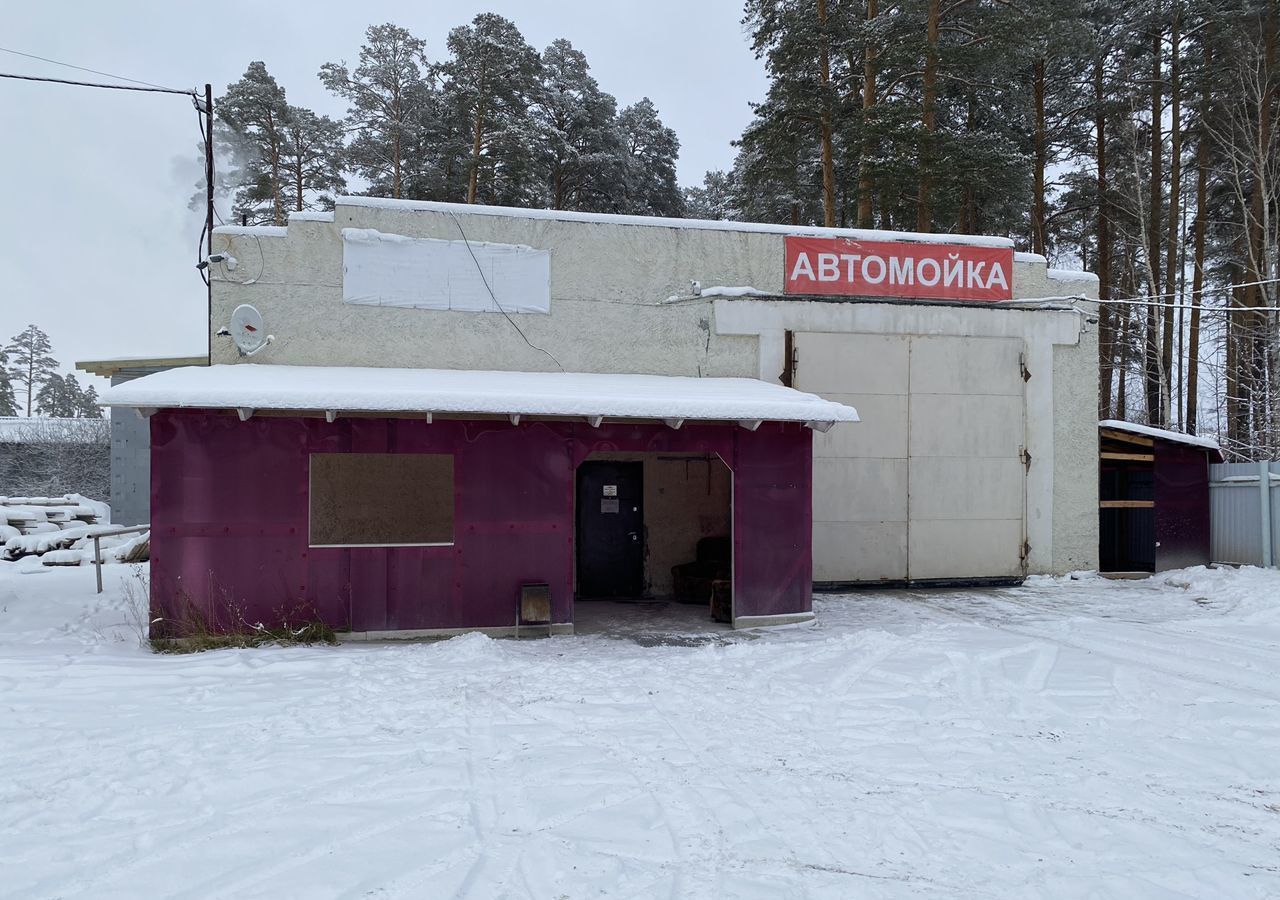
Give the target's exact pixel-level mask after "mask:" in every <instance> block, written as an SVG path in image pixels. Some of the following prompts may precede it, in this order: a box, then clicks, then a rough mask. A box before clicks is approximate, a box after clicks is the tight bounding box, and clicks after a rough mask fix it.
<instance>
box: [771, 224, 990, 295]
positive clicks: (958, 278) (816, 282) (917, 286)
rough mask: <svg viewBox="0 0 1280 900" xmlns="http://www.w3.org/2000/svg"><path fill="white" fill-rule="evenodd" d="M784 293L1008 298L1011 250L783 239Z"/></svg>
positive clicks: (840, 239)
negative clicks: (784, 249)
mask: <svg viewBox="0 0 1280 900" xmlns="http://www.w3.org/2000/svg"><path fill="white" fill-rule="evenodd" d="M786 256H787V269H786V282H785V283H786V287H785V288H784V291H785V293H788V294H829V295H833V296H838V297H903V298H909V299H914V300H975V301H985V302H993V301H996V300H1010V299H1012V298H1013V250H1012V249H1011V248H1000V247H971V246H966V245H963V244H908V243H901V242H896V241H895V242H881V241H855V240H851V239H849V238H806V237H788V238H787V253H786Z"/></svg>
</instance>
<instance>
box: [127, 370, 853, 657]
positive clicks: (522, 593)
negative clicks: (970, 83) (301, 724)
mask: <svg viewBox="0 0 1280 900" xmlns="http://www.w3.org/2000/svg"><path fill="white" fill-rule="evenodd" d="M105 400H106V402H107V403H108V404H109V405H111V406H112V407H113V408H115V409H117V410H120V411H119V412H118V413H117V414H124V410H123V409H121V408H122V407H124V408H130V407H131V408H133V409H135V410H137V411H138V412H139V413H140V414H142V415H143V416H146V417H148V418H149V421H150V432H151V475H152V478H151V579H152V582H151V585H152V616H153V619H156V620H159V623H160V624H159V625H157V626H154V627H153V637H181V636H182V633H181V632H182V630H183V629H182V627H181V625H179V624H175V623H183V622H187V621H190V620H191V618H192V614H193V613H194V616H195V617H196V618H198V619H199V620H200V621H202V622H212V623H214V624H215V625H216V626H217V627H218V628H228V629H233V628H236V627H237V626H240V625H242V624H243V623H259V622H262V623H276V624H282V623H284V622H297V621H300V620H303V619H305V620H308V621H316V620H319V621H321V622H324V623H325V624H328V625H330V626H331V627H333V628H334V629H335V630H336V631H339V632H345V633H348V634H350V635H351V636H353V637H415V636H433V635H445V634H451V633H456V632H458V631H465V630H474V629H481V630H485V631H487V632H489V633H493V634H506V633H512V632H518V627H519V625H520V624H521V610H522V606H521V601H522V597H523V598H528V597H535V598H537V600H538V602H539V603H542V604H546V601H547V599H548V598H549V615H547V611H548V610H547V606H546V605H543V606H542V616H543V624H546V625H549V626H550V630H551V631H552V632H571V631H572V629H573V620H574V617H573V609H574V599H575V594H577V595H579V596H581V595H582V594H583V592H584V589H585V587H586V585H588V584H592V585H594V587H592V588H591V593H593V594H594V595H595V596H623V595H625V594H626V593H627V592H628V591H631V590H636V589H638V585H639V579H638V578H637V577H636V575H637V569H636V567H637V566H643V565H644V564H645V558H644V556H645V554H646V552H648V550H649V548H663V549H664V550H665V551H669V552H670V553H671V554H672V556H671V560H673V561H676V562H682V561H684V560H686V559H691V558H693V556H694V552H695V544H696V542H697V540H698V534H699V533H700V532H699V531H698V527H699V525H700V524H705V523H706V522H708V521H710V522H713V523H714V524H715V527H719V526H720V525H721V524H722V525H723V527H724V529H725V533H726V535H727V536H729V537H730V538H731V572H732V575H731V587H730V590H731V602H730V609H729V611H728V616H727V618H729V620H730V621H731V622H732V624H733V625H734V626H735V627H739V628H741V627H753V626H758V625H770V624H784V623H789V622H799V621H805V620H808V619H810V618H812V615H813V614H812V589H813V578H812V534H813V517H812V491H813V484H812V470H813V444H812V433H813V430H814V429H817V430H825V429H827V428H830V427H831V426H832V425H833V424H834V423H836V422H856V421H857V420H858V416H857V412H856V411H855V410H854V409H853V408H852V407H850V406H847V405H844V404H841V403H837V402H833V401H828V400H823V399H821V398H819V397H817V396H814V395H812V394H805V393H802V392H800V391H797V390H793V389H791V388H788V387H783V386H782V385H778V384H768V383H766V382H764V381H760V380H757V379H751V378H692V377H679V376H661V375H607V374H567V373H551V372H487V371H466V370H441V369H393V368H383V369H377V368H362V367H321V366H281V365H253V364H239V365H215V366H211V367H193V368H183V369H173V370H170V371H166V372H160V373H157V374H155V375H150V376H147V377H145V378H140V379H137V380H136V381H131V382H129V383H127V384H122V385H120V386H118V387H113V388H111V389H110V390H109V391H108V393H107V394H106V396H105ZM673 461H674V462H673ZM703 462H705V463H706V468H707V472H708V479H707V482H706V485H705V486H704V483H703V482H702V481H701V480H698V479H692V478H691V479H681V478H673V477H670V476H669V475H668V476H664V475H663V472H664V471H667V472H669V471H670V469H671V467H672V466H675V467H678V469H677V471H684V470H685V469H686V468H691V469H693V470H695V471H696V470H698V469H699V467H700V465H701V464H702V463H703ZM713 465H715V466H723V467H724V468H726V469H727V473H726V481H725V485H726V489H725V490H724V492H723V495H722V496H723V521H722V522H717V521H716V520H715V517H714V515H711V514H710V513H709V512H708V511H707V509H706V504H707V496H708V495H709V493H710V484H711V477H710V473H711V469H712V466H713ZM651 474H652V477H654V478H664V477H665V481H663V482H662V493H661V496H660V497H658V498H656V499H655V498H654V497H653V495H652V493H651V492H648V493H647V492H646V490H645V487H644V484H643V482H644V481H645V480H646V479H647V478H649V477H650V475H651ZM646 501H651V502H650V503H649V505H650V506H652V507H653V508H652V509H646ZM671 535H684V536H685V542H686V543H687V546H685V545H679V546H677V544H678V543H679V542H678V541H674V540H673V539H671V538H670V536H671ZM710 599H711V598H710V597H708V598H707V602H708V604H710ZM535 605H536V604H535ZM526 609H527V608H526ZM527 619H528V617H527V616H526V617H525V620H526V621H527Z"/></svg>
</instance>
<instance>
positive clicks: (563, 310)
mask: <svg viewBox="0 0 1280 900" xmlns="http://www.w3.org/2000/svg"><path fill="white" fill-rule="evenodd" d="M343 228H370V229H375V230H377V231H381V232H385V233H392V234H401V235H406V236H409V237H415V238H440V239H447V240H458V239H460V238H461V237H462V236H463V234H464V233H465V237H466V238H467V239H468V240H470V241H492V242H495V243H504V244H523V245H527V246H530V247H534V248H536V249H545V250H550V251H551V254H552V262H551V313H550V315H540V314H513V316H512V318H513V319H514V320H515V322H516V323H518V325H519V326H520V329H521V330H523V332H524V334H525V335H526V336H527V337H528V339H529V341H530V342H531V343H533V344H534V345H536V346H538V347H541V348H543V349H545V350H546V351H547V353H548V354H550V356H548V355H545V354H543V353H542V352H540V351H538V350H536V349H533V348H531V347H529V346H528V345H527V344H526V343H525V340H524V339H523V338H522V337H521V336H520V334H519V333H518V332H517V331H516V329H515V328H514V327H513V325H512V324H511V322H509V321H508V320H507V319H506V317H504V316H503V315H502V314H500V313H474V312H457V311H445V310H421V309H402V308H383V307H373V306H355V305H349V304H344V303H342V300H341V297H342V238H341V229H343ZM740 229H741V230H738V228H736V227H735V226H733V225H730V224H728V223H705V224H704V225H699V224H698V223H673V222H669V221H664V220H658V223H657V224H654V223H653V222H646V221H645V220H641V219H624V218H620V217H591V216H582V215H575V214H554V213H547V214H533V215H520V214H514V215H513V214H503V213H502V212H501V211H498V210H493V209H482V210H477V209H475V208H467V207H460V206H448V205H443V204H415V203H401V204H397V203H392V202H388V201H372V202H370V201H364V200H360V199H355V200H351V201H346V200H340V201H339V203H338V205H337V208H336V210H335V212H334V215H333V218H332V220H331V221H330V220H327V219H326V218H325V217H322V216H315V215H307V216H301V217H299V216H295V217H294V218H293V219H292V220H291V222H290V224H289V226H288V228H287V229H263V228H236V227H223V228H219V229H216V230H215V233H214V247H215V250H222V251H227V252H230V253H231V254H233V255H234V256H235V257H236V259H237V263H238V265H237V267H236V268H235V270H234V271H228V270H227V269H226V268H225V266H221V265H214V266H212V267H211V269H212V277H213V284H214V289H213V308H212V315H211V322H210V329H211V331H216V330H217V329H218V328H220V327H221V326H222V325H224V324H226V323H227V322H228V321H229V319H230V315H231V311H232V310H233V309H234V308H235V307H236V306H237V305H239V304H240V303H252V304H254V305H255V306H256V307H257V308H258V309H259V310H260V311H261V312H262V314H263V316H264V319H265V321H266V326H267V329H268V331H269V332H270V333H272V334H274V335H275V342H274V343H273V344H271V345H270V346H268V347H267V348H266V349H264V350H263V351H262V352H261V353H259V354H258V355H256V356H255V357H254V358H253V361H254V362H258V363H274V364H286V365H340V366H341V365H351V366H354V365H360V366H410V367H440V368H472V369H486V368H491V369H505V370H554V369H555V368H556V362H553V361H552V359H551V357H554V358H555V360H556V361H558V363H559V364H560V365H561V366H563V368H564V369H565V370H567V371H581V372H640V373H653V374H668V375H697V376H753V377H760V378H763V379H766V380H770V381H776V380H777V378H778V376H779V374H780V373H781V372H782V370H783V355H784V354H783V340H784V337H783V336H784V333H785V331H787V330H792V331H805V332H822V331H848V332H862V333H882V334H924V335H931V334H938V335H961V336H964V335H970V336H980V337H981V336H986V337H1018V338H1020V339H1022V340H1024V341H1025V343H1026V347H1027V365H1028V368H1029V369H1030V371H1031V373H1032V377H1031V379H1030V381H1028V382H1027V393H1026V397H1027V428H1028V450H1029V451H1030V453H1031V454H1032V457H1033V464H1032V468H1031V471H1030V473H1029V474H1028V482H1027V497H1028V500H1027V503H1028V508H1027V534H1028V540H1029V542H1030V544H1031V555H1030V558H1029V568H1030V570H1031V571H1032V572H1063V571H1069V570H1071V569H1077V568H1088V567H1093V566H1095V565H1096V557H1097V485H1096V478H1097V473H1096V470H1097V457H1096V442H1097V428H1096V418H1097V417H1096V410H1095V405H1096V400H1095V398H1096V396H1097V337H1096V333H1095V331H1094V328H1093V326H1092V325H1091V324H1090V323H1089V322H1088V321H1087V316H1086V314H1085V313H1082V312H1078V311H1075V310H1045V309H1014V308H993V307H987V306H980V305H976V304H971V305H967V306H958V305H957V306H947V305H937V304H928V305H923V304H900V303H873V302H858V303H849V302H838V301H835V302H814V301H798V300H777V299H773V300H762V299H752V298H725V297H719V298H716V297H697V298H694V297H692V294H691V291H690V282H691V281H693V280H696V281H698V282H700V283H701V285H702V287H703V288H704V289H705V288H709V287H712V286H716V285H730V286H739V285H749V286H751V287H754V288H756V289H758V290H761V291H764V292H768V293H774V294H781V293H782V290H783V259H784V237H785V234H786V233H788V232H791V231H798V232H803V233H809V234H837V235H838V234H842V232H831V231H824V230H821V229H786V228H780V227H764V228H759V227H754V226H741V227H740ZM843 234H848V235H852V236H860V237H864V238H870V237H874V238H875V239H879V240H887V239H892V238H893V237H894V236H893V235H889V234H884V233H880V234H876V235H868V234H867V233H865V232H863V233H853V232H844V233H843ZM932 239H933V240H937V237H936V236H934V237H932ZM955 240H956V242H966V241H968V240H969V239H966V238H956V239H955ZM972 242H973V243H984V244H988V245H989V244H991V243H993V239H990V238H986V239H983V238H976V239H972ZM996 243H998V242H996ZM1096 292H1097V282H1096V279H1092V277H1091V276H1087V275H1081V274H1079V273H1063V272H1054V271H1052V270H1049V269H1048V268H1047V267H1046V264H1045V261H1044V260H1043V258H1041V257H1037V256H1033V255H1031V254H1017V255H1016V256H1015V262H1014V280H1013V293H1014V297H1015V298H1019V299H1035V298H1046V297H1065V296H1081V295H1083V296H1088V297H1093V296H1096ZM673 296H679V297H682V298H689V299H682V300H681V301H679V302H676V303H670V302H666V301H667V300H668V298H670V297H673ZM237 361H238V356H237V353H236V351H235V348H234V346H233V345H232V344H231V342H230V340H229V339H227V338H219V337H214V338H213V353H212V362H214V363H230V362H237Z"/></svg>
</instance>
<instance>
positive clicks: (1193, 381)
mask: <svg viewBox="0 0 1280 900" xmlns="http://www.w3.org/2000/svg"><path fill="white" fill-rule="evenodd" d="M1204 66H1205V70H1206V71H1212V69H1213V50H1212V48H1211V47H1210V46H1209V44H1208V42H1206V45H1205V51H1204ZM1208 115H1209V89H1208V87H1205V88H1204V94H1203V96H1202V98H1201V108H1200V135H1199V139H1198V140H1197V142H1196V221H1195V225H1194V229H1195V236H1194V238H1193V239H1192V240H1193V241H1194V246H1193V248H1192V254H1193V256H1194V258H1195V261H1194V263H1193V265H1194V270H1193V272H1192V275H1191V307H1192V308H1191V324H1190V325H1189V326H1188V327H1187V422H1186V429H1187V434H1195V433H1196V430H1197V428H1198V427H1199V423H1198V422H1197V415H1198V413H1199V406H1200V402H1199V393H1200V304H1201V303H1203V302H1204V300H1203V291H1204V235H1205V224H1206V220H1207V216H1208V213H1207V211H1206V210H1205V206H1206V205H1207V203H1208V179H1209V125H1208V122H1207V119H1208Z"/></svg>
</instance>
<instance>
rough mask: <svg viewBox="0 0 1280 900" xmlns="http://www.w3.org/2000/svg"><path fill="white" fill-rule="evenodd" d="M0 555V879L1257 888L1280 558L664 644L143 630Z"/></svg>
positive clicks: (453, 890)
mask: <svg viewBox="0 0 1280 900" xmlns="http://www.w3.org/2000/svg"><path fill="white" fill-rule="evenodd" d="M22 567H23V564H21V563H20V564H18V565H15V566H0V685H3V702H4V715H3V716H0V747H3V748H4V752H3V756H4V765H5V768H4V772H5V776H6V779H5V780H4V781H2V782H0V809H3V816H0V868H2V870H3V871H4V873H5V881H4V888H3V890H4V891H6V892H8V894H12V895H13V896H15V897H72V896H74V897H132V896H147V897H163V896H175V895H177V894H179V893H180V894H181V895H182V896H193V897H205V896H225V897H279V896H298V897H362V896H372V897H425V896H431V897H507V898H513V900H522V898H545V897H575V898H576V897H605V896H607V897H615V896H617V897H691V898H720V897H725V898H729V897H733V898H739V900H756V898H760V900H764V898H778V897H806V898H815V900H817V898H846V897H868V898H899V897H901V898H905V897H946V898H975V900H976V898H997V897H998V898H1005V897H1007V898H1019V900H1021V898H1049V897H1055V898H1056V897H1096V898H1125V900H1147V898H1151V900H1154V898H1169V897H1181V898H1193V897H1194V898H1199V897H1230V898H1242V900H1243V898H1265V897H1276V896H1280V866H1277V862H1276V861H1277V845H1278V843H1280V812H1278V810H1280V773H1278V771H1277V767H1276V759H1277V756H1278V754H1280V677H1278V676H1280V572H1276V571H1264V570H1258V569H1241V570H1205V569H1192V570H1186V571H1184V572H1174V573H1165V574H1163V575H1161V576H1158V577H1156V578H1150V579H1146V580H1143V581H1135V582H1114V581H1108V580H1106V579H1102V578H1098V577H1096V576H1092V575H1082V576H1076V577H1074V578H1058V579H1034V580H1032V581H1031V582H1029V583H1028V584H1027V585H1025V586H1023V587H1021V588H1011V589H999V590H997V589H981V590H967V591H966V590H951V591H924V590H912V591H880V592H865V593H858V594H852V595H848V596H823V597H819V598H818V599H817V600H815V610H816V612H817V623H816V625H814V626H812V627H808V628H803V629H789V630H785V631H761V632H755V633H742V632H736V633H733V632H731V633H727V634H726V633H722V632H715V633H706V634H693V635H684V636H683V637H685V638H688V639H690V642H692V643H695V645H694V646H669V645H658V646H642V645H641V644H640V643H638V642H636V641H633V640H629V639H619V638H611V637H606V636H594V637H583V636H578V637H557V638H551V639H539V640H530V641H520V642H517V641H492V640H489V639H487V638H483V637H479V636H476V635H468V636H464V637H461V638H455V639H453V640H450V641H446V642H442V643H438V644H424V645H407V646H405V645H394V646H368V645H346V646H339V647H295V648H266V649H259V650H230V651H218V652H213V653H205V654H198V655H192V656H156V655H153V654H151V653H149V652H148V651H146V650H143V649H141V648H140V647H139V646H138V641H137V634H136V631H135V628H134V627H133V625H132V624H131V623H136V622H137V621H138V620H139V618H140V617H141V618H142V620H143V621H144V622H145V615H146V612H145V609H143V610H142V611H141V614H139V611H138V608H137V607H136V606H135V605H132V604H130V602H129V601H128V599H127V596H126V588H127V587H129V586H132V593H133V595H134V596H135V597H137V596H138V595H139V594H138V591H139V589H141V588H145V585H143V584H142V583H141V582H139V581H138V580H136V579H135V578H133V577H132V572H131V569H129V568H128V567H123V566H116V567H112V568H110V569H108V570H106V571H104V577H105V578H106V583H107V591H106V592H105V593H104V594H102V595H101V596H99V595H96V594H95V593H94V586H93V579H92V578H86V577H85V575H86V573H84V572H78V571H74V570H71V571H67V570H62V569H57V568H53V569H49V568H45V569H42V570H41V571H40V574H38V575H37V574H20V573H21V572H22V571H23V568H22ZM33 568H36V569H40V568H41V567H38V566H35V567H33ZM619 606H621V605H619ZM618 615H619V618H621V617H623V616H624V615H625V610H623V611H622V612H620V613H619V614H618ZM699 638H702V639H705V640H701V641H700V642H699V641H698V639H699ZM175 873H180V876H181V877H180V878H178V879H177V880H175Z"/></svg>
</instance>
